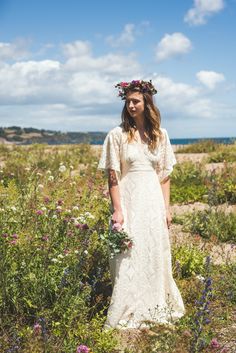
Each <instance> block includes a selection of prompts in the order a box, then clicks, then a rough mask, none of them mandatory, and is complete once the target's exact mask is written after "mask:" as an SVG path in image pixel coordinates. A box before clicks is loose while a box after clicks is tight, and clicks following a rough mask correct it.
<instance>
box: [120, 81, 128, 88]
mask: <svg viewBox="0 0 236 353" xmlns="http://www.w3.org/2000/svg"><path fill="white" fill-rule="evenodd" d="M120 86H121V87H127V86H128V82H121V83H120Z"/></svg>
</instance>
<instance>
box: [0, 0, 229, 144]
mask: <svg viewBox="0 0 236 353" xmlns="http://www.w3.org/2000/svg"><path fill="white" fill-rule="evenodd" d="M235 16H236V0H184V1H173V0H172V1H170V0H165V1H164V0H163V1H157V0H149V1H148V2H141V1H137V0H136V1H134V0H130V1H127V0H120V1H107V0H99V1H97V0H96V1H95V0H90V1H86V2H85V1H79V0H78V1H76V0H20V1H19V0H0V126H10V125H18V126H22V127H30V126H31V127H36V128H44V129H53V130H60V131H108V130H109V129H111V128H113V127H114V126H116V125H117V124H119V123H120V112H121V109H122V107H123V101H121V100H120V99H119V98H118V97H117V92H116V90H115V88H114V85H115V83H117V82H120V81H129V80H132V79H148V80H149V79H152V80H153V82H154V84H155V86H156V88H157V89H158V94H157V95H156V96H155V100H156V104H157V106H158V107H159V109H160V111H161V116H162V126H163V127H165V128H166V129H168V132H169V135H170V137H171V138H178V137H182V138H184V137H225V136H229V137H232V136H235V135H236V134H235V131H236V129H235V126H236V124H235V118H236V99H235V98H236V70H235V62H236V47H235V44H234V42H235V34H236V30H235V29H236V28H235V26H236V24H235V18H236V17H235Z"/></svg>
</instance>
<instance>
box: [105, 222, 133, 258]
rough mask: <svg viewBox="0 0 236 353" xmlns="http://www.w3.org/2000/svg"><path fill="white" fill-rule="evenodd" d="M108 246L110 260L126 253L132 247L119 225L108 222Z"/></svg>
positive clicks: (129, 239)
mask: <svg viewBox="0 0 236 353" xmlns="http://www.w3.org/2000/svg"><path fill="white" fill-rule="evenodd" d="M108 246H109V250H110V256H111V258H113V257H114V256H115V255H117V254H120V253H122V252H124V253H126V252H127V251H128V250H129V249H131V248H132V247H133V240H132V239H131V238H129V236H128V234H127V233H126V232H125V231H124V229H123V228H122V225H121V224H120V223H113V224H112V222H111V221H110V226H109V232H108Z"/></svg>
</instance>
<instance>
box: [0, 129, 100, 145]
mask: <svg viewBox="0 0 236 353" xmlns="http://www.w3.org/2000/svg"><path fill="white" fill-rule="evenodd" d="M105 136H106V132H100V131H91V132H61V131H53V130H44V129H41V130H40V129H35V128H31V127H29V128H21V127H19V126H9V127H0V143H8V144H9V143H14V144H18V145H30V144H32V143H46V144H49V145H62V144H77V143H89V144H92V145H99V144H102V142H103V141H104V138H105Z"/></svg>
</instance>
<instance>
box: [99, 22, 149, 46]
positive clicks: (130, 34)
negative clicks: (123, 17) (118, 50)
mask: <svg viewBox="0 0 236 353" xmlns="http://www.w3.org/2000/svg"><path fill="white" fill-rule="evenodd" d="M144 25H145V24H144ZM134 40H135V26H134V24H132V23H128V24H126V25H125V26H124V29H123V31H122V32H121V34H120V35H119V36H117V37H116V36H113V35H110V36H108V37H107V38H106V42H107V43H108V44H109V45H111V46H112V47H121V46H129V45H131V44H132V43H133V42H134Z"/></svg>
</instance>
